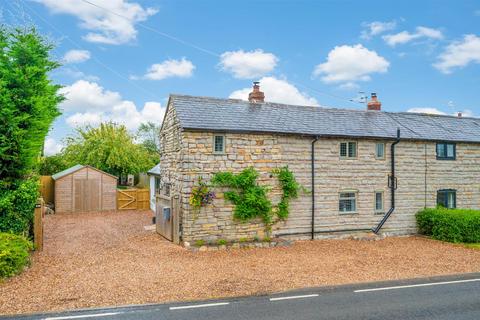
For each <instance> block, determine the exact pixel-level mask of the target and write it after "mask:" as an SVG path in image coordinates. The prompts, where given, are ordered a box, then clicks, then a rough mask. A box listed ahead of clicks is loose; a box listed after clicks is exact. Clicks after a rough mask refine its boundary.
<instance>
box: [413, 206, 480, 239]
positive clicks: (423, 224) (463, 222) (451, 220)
mask: <svg viewBox="0 0 480 320" xmlns="http://www.w3.org/2000/svg"><path fill="white" fill-rule="evenodd" d="M416 217H417V226H418V229H419V232H420V233H422V234H425V235H428V236H431V237H432V238H434V239H438V240H442V241H449V242H465V243H477V242H480V211H479V210H470V209H445V208H436V209H424V210H422V211H420V212H418V213H417V215H416Z"/></svg>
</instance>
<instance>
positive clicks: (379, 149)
mask: <svg viewBox="0 0 480 320" xmlns="http://www.w3.org/2000/svg"><path fill="white" fill-rule="evenodd" d="M375 158H376V159H385V143H376V144H375Z"/></svg>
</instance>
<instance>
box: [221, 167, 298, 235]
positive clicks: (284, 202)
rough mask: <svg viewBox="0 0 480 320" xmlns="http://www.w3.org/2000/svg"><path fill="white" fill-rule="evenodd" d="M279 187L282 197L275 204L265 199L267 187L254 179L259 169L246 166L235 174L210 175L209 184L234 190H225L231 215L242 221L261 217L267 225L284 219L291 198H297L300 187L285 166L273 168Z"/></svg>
mask: <svg viewBox="0 0 480 320" xmlns="http://www.w3.org/2000/svg"><path fill="white" fill-rule="evenodd" d="M273 174H274V175H275V176H277V178H278V179H279V182H280V185H281V187H282V191H283V194H282V198H281V201H280V203H279V204H278V205H277V206H273V205H272V202H271V201H270V200H269V199H268V197H267V193H268V191H269V190H270V189H271V188H270V187H269V186H260V185H259V184H258V182H257V178H258V176H259V174H258V172H257V171H256V170H255V169H254V168H253V167H250V168H246V169H244V170H243V171H242V172H240V173H238V174H233V173H231V172H218V173H216V174H215V175H214V176H213V178H212V184H213V185H214V186H219V187H228V188H231V189H233V190H231V191H227V192H225V193H224V194H225V199H227V200H229V201H230V202H232V203H233V204H234V205H235V209H234V212H233V216H234V217H235V218H236V219H239V220H241V221H248V220H251V219H255V218H261V219H262V221H263V222H264V223H265V225H266V226H267V228H269V227H270V226H271V225H272V224H273V223H274V222H276V221H274V220H275V218H277V219H278V220H285V219H287V218H288V214H289V204H290V200H291V199H294V198H297V197H298V193H299V191H300V190H303V187H302V186H301V185H300V184H299V183H298V182H297V181H296V180H295V176H294V175H293V173H292V172H291V171H290V170H289V169H288V167H287V166H285V167H282V168H280V169H276V170H274V171H273Z"/></svg>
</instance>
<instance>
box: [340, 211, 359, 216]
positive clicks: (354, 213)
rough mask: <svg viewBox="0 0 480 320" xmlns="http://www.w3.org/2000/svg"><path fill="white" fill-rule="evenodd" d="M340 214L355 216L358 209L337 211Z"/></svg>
mask: <svg viewBox="0 0 480 320" xmlns="http://www.w3.org/2000/svg"><path fill="white" fill-rule="evenodd" d="M338 214H339V215H341V216H355V215H357V214H358V211H351V212H341V211H340V212H339V213H338Z"/></svg>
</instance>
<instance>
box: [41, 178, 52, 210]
mask: <svg viewBox="0 0 480 320" xmlns="http://www.w3.org/2000/svg"><path fill="white" fill-rule="evenodd" d="M40 194H41V195H42V198H43V201H45V203H50V204H53V203H54V202H55V183H54V181H53V179H52V176H40Z"/></svg>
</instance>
